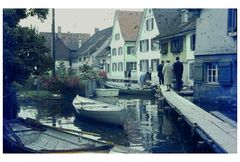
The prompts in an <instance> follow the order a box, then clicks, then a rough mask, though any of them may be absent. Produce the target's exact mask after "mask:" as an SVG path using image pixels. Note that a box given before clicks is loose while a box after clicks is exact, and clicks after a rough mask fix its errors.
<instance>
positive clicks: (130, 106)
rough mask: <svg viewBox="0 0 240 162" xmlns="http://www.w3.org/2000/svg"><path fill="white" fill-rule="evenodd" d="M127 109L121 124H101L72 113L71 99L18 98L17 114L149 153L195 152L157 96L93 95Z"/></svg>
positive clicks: (73, 111)
mask: <svg viewBox="0 0 240 162" xmlns="http://www.w3.org/2000/svg"><path fill="white" fill-rule="evenodd" d="M96 99H97V100H100V101H104V102H108V103H112V104H117V103H121V104H122V105H124V107H125V108H126V109H127V112H128V119H127V122H126V123H125V125H124V126H123V127H116V126H111V125H104V124H102V123H98V122H95V121H91V120H89V119H84V118H79V117H75V116H76V114H75V110H74V108H73V106H72V104H71V103H68V104H66V103H65V102H64V101H63V100H42V101H41V100H38V101H36V100H35V101H34V100H22V99H21V100H19V104H20V110H19V113H18V116H20V117H23V118H26V117H30V118H34V119H37V120H38V121H40V122H42V123H44V124H48V125H54V126H58V127H63V128H69V129H74V130H82V131H86V132H93V133H96V134H99V136H97V137H96V136H92V138H97V139H100V140H104V141H111V142H113V143H115V144H118V145H123V146H126V147H131V148H135V149H138V150H144V151H146V152H149V153H189V152H198V151H197V150H196V149H195V147H194V146H193V145H192V144H191V142H190V141H189V138H188V137H187V136H186V135H185V134H184V133H182V131H181V128H178V127H177V125H176V124H175V123H173V121H174V120H172V115H170V114H169V113H168V111H166V110H165V109H164V108H163V105H161V104H159V103H157V101H156V100H152V99H149V98H141V97H137V96H135V97H134V96H122V97H112V98H96Z"/></svg>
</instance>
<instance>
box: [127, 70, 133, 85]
mask: <svg viewBox="0 0 240 162" xmlns="http://www.w3.org/2000/svg"><path fill="white" fill-rule="evenodd" d="M131 71H132V68H131V67H130V68H129V69H128V72H127V79H128V87H131V77H132V75H131Z"/></svg>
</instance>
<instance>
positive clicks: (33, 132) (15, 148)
mask: <svg viewBox="0 0 240 162" xmlns="http://www.w3.org/2000/svg"><path fill="white" fill-rule="evenodd" d="M3 130H4V142H3V145H4V152H11V153H19V152H22V153H67V152H101V151H103V152H104V151H110V149H111V148H112V147H113V145H112V144H106V143H105V142H102V141H97V140H93V139H90V138H86V137H83V136H80V135H75V134H71V133H69V132H66V131H62V130H60V128H56V127H51V126H46V125H43V124H41V123H39V122H37V121H35V120H33V119H22V118H17V119H14V120H9V121H4V129H3Z"/></svg>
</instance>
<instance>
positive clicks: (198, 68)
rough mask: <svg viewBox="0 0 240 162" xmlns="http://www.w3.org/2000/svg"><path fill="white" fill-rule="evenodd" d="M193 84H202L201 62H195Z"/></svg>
mask: <svg viewBox="0 0 240 162" xmlns="http://www.w3.org/2000/svg"><path fill="white" fill-rule="evenodd" d="M194 82H195V83H202V82H203V62H195V66H194Z"/></svg>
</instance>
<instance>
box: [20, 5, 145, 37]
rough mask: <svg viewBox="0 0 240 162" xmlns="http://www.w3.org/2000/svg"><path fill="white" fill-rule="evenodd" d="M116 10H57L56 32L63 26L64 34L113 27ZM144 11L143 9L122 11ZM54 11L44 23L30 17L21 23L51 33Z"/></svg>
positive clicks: (90, 31)
mask: <svg viewBox="0 0 240 162" xmlns="http://www.w3.org/2000/svg"><path fill="white" fill-rule="evenodd" d="M115 10H118V9H55V32H57V31H58V26H61V32H62V33H67V32H70V33H89V34H91V35H92V34H93V33H94V31H95V28H99V29H100V30H102V29H105V28H108V27H111V26H112V25H113V19H114V15H115ZM121 10H130V11H131V10H132V11H143V9H121ZM51 23H52V9H50V10H49V14H48V18H47V20H45V21H44V23H42V22H41V21H40V20H38V19H37V18H36V17H29V18H27V19H24V20H23V21H21V22H20V25H21V26H30V25H32V26H33V27H36V28H37V29H38V31H39V32H51Z"/></svg>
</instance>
